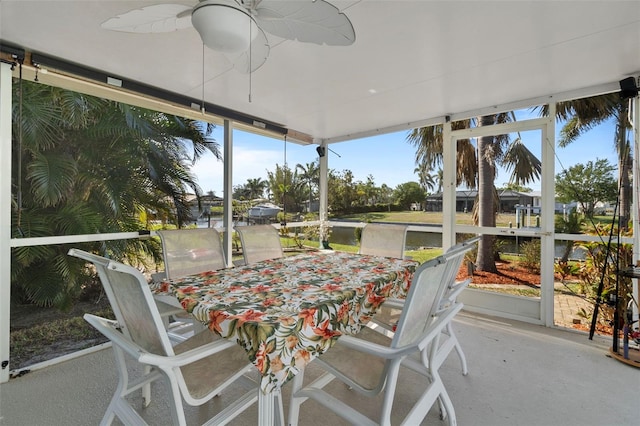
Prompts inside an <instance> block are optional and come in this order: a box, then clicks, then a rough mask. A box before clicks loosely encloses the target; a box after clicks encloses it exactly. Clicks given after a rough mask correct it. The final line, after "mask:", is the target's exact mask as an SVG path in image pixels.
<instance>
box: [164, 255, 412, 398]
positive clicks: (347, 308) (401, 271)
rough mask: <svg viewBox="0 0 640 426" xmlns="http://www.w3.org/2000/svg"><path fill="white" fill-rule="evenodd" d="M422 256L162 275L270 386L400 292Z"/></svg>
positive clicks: (313, 260)
mask: <svg viewBox="0 0 640 426" xmlns="http://www.w3.org/2000/svg"><path fill="white" fill-rule="evenodd" d="M416 266H417V262H415V261H411V260H400V259H390V258H385V257H376V256H366V255H357V254H352V253H344V252H330V253H313V254H302V255H297V256H291V257H285V258H281V259H273V260H268V261H264V262H259V263H256V264H253V265H246V266H242V267H235V268H229V269H223V270H219V271H211V272H205V273H201V274H197V275H191V276H189V277H185V278H181V279H175V280H169V281H165V282H163V283H162V284H161V285H160V286H159V287H158V288H157V289H156V290H155V291H156V292H157V293H165V294H166V293H168V294H172V295H174V296H175V297H177V298H178V300H179V301H180V303H181V304H182V306H183V307H184V308H185V309H186V310H187V311H188V312H190V313H192V314H193V315H194V316H195V317H196V318H197V319H198V320H199V321H201V322H202V323H203V324H207V325H208V327H209V328H210V329H211V330H213V331H215V332H216V333H218V334H220V335H221V336H223V337H225V338H228V339H232V340H234V341H236V342H237V343H238V344H240V345H241V346H242V347H243V348H244V349H245V350H246V351H247V354H248V357H249V359H250V360H251V362H253V364H255V366H256V367H257V368H258V370H259V371H260V373H261V374H262V383H261V388H262V390H263V391H264V392H270V391H271V390H273V389H274V387H276V386H280V385H282V384H284V383H285V382H286V381H287V380H289V379H290V378H292V377H293V376H294V375H295V374H297V373H298V371H299V368H301V367H304V366H305V365H306V364H307V363H308V362H309V361H311V360H312V359H313V358H314V357H316V356H318V355H320V354H322V353H323V352H324V351H326V350H327V349H328V348H330V347H331V345H332V344H333V342H334V341H335V339H337V338H338V336H340V335H341V334H343V333H346V334H354V333H357V332H358V331H359V330H360V327H361V326H362V325H364V324H366V323H367V322H368V321H369V320H370V319H371V316H372V315H373V314H374V313H375V311H376V309H377V308H378V307H379V306H380V304H381V303H382V302H383V301H384V300H385V298H387V297H401V296H403V295H405V294H406V291H407V289H408V287H409V284H410V283H411V279H412V277H413V273H414V271H415V269H416Z"/></svg>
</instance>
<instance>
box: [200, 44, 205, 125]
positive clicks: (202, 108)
mask: <svg viewBox="0 0 640 426" xmlns="http://www.w3.org/2000/svg"><path fill="white" fill-rule="evenodd" d="M200 111H202V114H204V113H205V110H204V43H202V104H201V105H200Z"/></svg>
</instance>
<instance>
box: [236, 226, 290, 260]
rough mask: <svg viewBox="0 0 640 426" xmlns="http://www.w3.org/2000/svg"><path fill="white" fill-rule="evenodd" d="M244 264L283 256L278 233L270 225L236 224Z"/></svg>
mask: <svg viewBox="0 0 640 426" xmlns="http://www.w3.org/2000/svg"><path fill="white" fill-rule="evenodd" d="M235 230H236V231H237V232H238V234H239V235H240V244H241V245H242V255H243V256H244V262H245V264H247V265H248V264H251V263H256V262H260V261H262V260H268V259H277V258H280V257H282V256H283V254H282V245H281V243H280V233H279V232H278V230H277V229H276V228H274V227H273V226H271V225H252V226H238V227H237V228H235Z"/></svg>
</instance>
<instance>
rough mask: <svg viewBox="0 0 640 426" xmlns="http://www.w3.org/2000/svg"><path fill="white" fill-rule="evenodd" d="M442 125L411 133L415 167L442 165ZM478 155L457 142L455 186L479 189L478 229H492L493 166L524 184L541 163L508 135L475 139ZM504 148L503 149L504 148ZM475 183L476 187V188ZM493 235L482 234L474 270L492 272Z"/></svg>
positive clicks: (482, 121) (455, 125)
mask: <svg viewBox="0 0 640 426" xmlns="http://www.w3.org/2000/svg"><path fill="white" fill-rule="evenodd" d="M512 119H513V114H510V113H503V114H497V115H491V116H484V117H479V118H477V119H476V120H475V123H477V125H478V126H487V125H493V124H497V123H503V122H507V121H509V120H512ZM472 124H473V123H472V121H471V120H463V121H457V122H452V123H451V128H452V129H453V130H459V129H465V128H469V127H471V125H472ZM442 132H443V126H442V125H436V126H430V127H421V128H418V129H414V130H413V131H411V132H410V133H409V134H408V136H407V140H408V142H409V143H411V144H413V145H415V146H416V148H417V149H416V164H422V165H424V166H425V167H429V168H430V169H434V168H435V167H436V166H438V165H441V164H442V146H443V138H442ZM477 148H478V156H477V157H476V149H475V147H474V146H473V144H472V143H471V141H470V140H469V139H458V141H457V146H456V164H457V167H456V186H459V185H465V186H467V187H469V188H476V187H477V188H478V200H477V202H476V205H475V206H474V209H475V213H477V214H475V215H474V218H475V219H476V224H477V225H479V226H491V227H493V226H495V215H496V213H497V208H498V202H497V198H496V189H495V184H494V181H495V178H496V167H497V165H501V166H503V167H505V168H506V169H507V170H512V174H511V179H512V180H514V182H515V183H517V184H527V183H529V182H530V181H533V180H535V179H537V178H539V176H540V172H541V170H542V165H541V163H540V160H539V159H537V158H536V157H535V155H533V153H532V152H531V151H529V150H528V149H527V148H526V147H525V146H524V144H522V142H521V140H520V138H517V139H516V140H515V141H513V142H511V141H510V138H509V135H498V136H487V137H482V138H478V147H477ZM505 148H506V149H505ZM476 182H477V185H476ZM493 240H494V238H493V236H491V235H484V236H483V237H482V239H481V240H480V242H479V245H478V258H477V262H476V263H477V264H476V267H477V269H478V270H481V271H495V270H496V266H495V256H494V253H493Z"/></svg>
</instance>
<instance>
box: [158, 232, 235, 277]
mask: <svg viewBox="0 0 640 426" xmlns="http://www.w3.org/2000/svg"><path fill="white" fill-rule="evenodd" d="M156 233H157V234H158V235H159V236H160V240H161V241H162V255H163V257H164V268H165V271H166V274H167V278H169V279H173V278H180V277H184V276H186V275H193V274H197V273H200V272H206V271H215V270H217V269H222V268H225V267H226V266H227V263H226V260H225V256H224V250H223V247H222V240H221V239H220V234H219V233H218V231H217V230H216V229H215V228H193V229H173V230H160V231H156Z"/></svg>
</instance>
